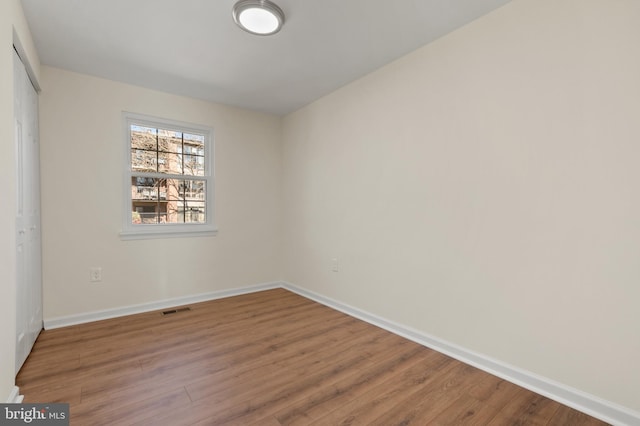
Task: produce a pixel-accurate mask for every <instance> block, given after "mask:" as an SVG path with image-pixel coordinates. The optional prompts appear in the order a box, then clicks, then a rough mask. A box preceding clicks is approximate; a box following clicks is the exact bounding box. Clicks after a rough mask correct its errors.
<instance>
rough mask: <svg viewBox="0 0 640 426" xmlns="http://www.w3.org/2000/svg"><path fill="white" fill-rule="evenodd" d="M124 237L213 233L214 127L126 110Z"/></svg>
mask: <svg viewBox="0 0 640 426" xmlns="http://www.w3.org/2000/svg"><path fill="white" fill-rule="evenodd" d="M124 122H125V141H126V153H127V161H126V167H125V171H126V173H125V206H124V225H123V229H122V233H121V234H120V235H121V237H122V238H123V239H137V238H159V237H182V236H190V235H197V236H200V235H204V236H207V235H214V234H215V231H216V229H215V226H214V225H213V177H212V176H213V173H212V170H211V165H212V164H213V162H212V161H211V157H212V151H213V142H212V140H211V138H212V131H211V129H209V128H207V127H204V126H198V125H193V124H188V123H180V122H176V121H170V120H164V119H159V118H153V117H147V116H143V115H139V114H131V113H124Z"/></svg>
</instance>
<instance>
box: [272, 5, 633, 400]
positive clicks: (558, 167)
mask: <svg viewBox="0 0 640 426" xmlns="http://www.w3.org/2000/svg"><path fill="white" fill-rule="evenodd" d="M638 22H640V2H637V1H635V0H611V1H608V0H607V1H605V0H583V1H571V0H516V1H513V2H512V3H510V4H508V5H507V6H505V7H503V8H501V9H498V10H497V11H495V12H494V13H491V14H490V15H488V16H485V17H483V18H481V19H479V20H477V21H475V22H473V23H471V24H470V25H468V26H466V27H464V28H462V29H460V30H458V31H456V32H454V33H452V34H450V35H448V36H446V37H444V38H442V39H440V40H438V41H436V42H434V43H432V44H430V45H428V46H425V47H423V48H421V49H420V50H418V51H416V52H414V53H412V54H410V55H408V56H406V57H404V58H402V59H400V60H398V61H396V62H394V63H392V64H390V65H388V66H386V67H383V68H382V69H380V70H378V71H376V72H374V73H372V74H370V75H368V76H366V77H365V78H362V79H360V80H358V81H356V82H354V83H352V84H350V85H348V86H346V87H344V88H342V89H340V90H338V91H337V92H335V93H333V94H331V95H329V96H326V97H325V98H323V99H321V100H319V101H317V102H315V103H313V104H311V105H309V106H307V107H305V108H303V109H301V110H299V111H297V112H294V113H293V114H291V115H289V116H287V117H286V118H285V119H284V125H283V141H284V147H283V152H284V157H283V158H284V160H283V161H284V164H283V167H284V175H283V182H284V188H283V198H284V203H283V205H284V213H283V214H284V222H283V223H285V224H286V226H285V227H284V235H285V237H284V247H285V249H284V262H285V279H286V280H287V281H290V282H292V283H294V284H296V285H299V286H302V287H304V288H306V289H309V290H311V291H314V292H317V293H319V294H321V295H325V296H328V297H331V298H334V299H337V300H339V301H340V302H343V303H347V304H350V305H352V306H355V307H357V308H360V309H363V310H366V311H369V312H371V313H374V314H377V315H379V316H382V317H384V318H387V319H389V320H393V321H396V322H398V323H401V324H404V325H405V326H410V327H414V328H416V329H418V330H421V331H422V332H424V333H428V334H430V335H433V336H436V337H439V338H441V339H444V340H446V341H449V342H452V343H454V344H457V345H460V346H462V347H464V348H467V349H469V350H472V351H477V352H479V353H482V354H485V355H487V356H490V357H493V358H496V359H498V360H500V361H502V362H505V363H508V364H511V365H513V366H516V367H519V368H522V369H526V370H529V371H530V372H533V373H537V374H540V375H542V376H544V377H547V378H550V379H552V380H555V381H558V382H560V383H562V384H565V385H568V386H572V387H575V388H577V389H580V390H582V391H585V392H588V393H590V394H593V395H596V396H599V397H602V398H604V399H606V400H609V401H613V402H615V403H618V404H621V405H623V406H626V407H629V408H632V409H634V410H636V411H638V410H640V392H638V389H640V369H638V368H637V362H638V359H640V338H639V336H640V285H639V283H640V268H639V266H638V265H640V263H639V260H638V259H639V258H640V221H639V218H640V192H639V191H638V188H639V184H638V183H639V182H640V166H639V164H640V163H639V159H640V143H639V141H640V78H639V76H640V54H639V53H638V52H639V50H638V41H639V40H640V25H638ZM332 257H338V258H339V261H340V272H337V273H335V272H331V263H330V259H331V258H332Z"/></svg>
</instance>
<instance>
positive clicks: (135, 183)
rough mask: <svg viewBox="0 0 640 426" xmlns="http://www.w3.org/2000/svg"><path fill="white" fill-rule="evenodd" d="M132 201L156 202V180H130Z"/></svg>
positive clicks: (140, 178) (136, 178) (137, 178)
mask: <svg viewBox="0 0 640 426" xmlns="http://www.w3.org/2000/svg"><path fill="white" fill-rule="evenodd" d="M131 199H132V200H158V187H157V179H153V178H144V177H133V178H131Z"/></svg>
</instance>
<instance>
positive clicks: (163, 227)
mask: <svg viewBox="0 0 640 426" xmlns="http://www.w3.org/2000/svg"><path fill="white" fill-rule="evenodd" d="M122 118H123V127H124V136H123V137H124V141H125V144H124V147H125V150H124V152H125V155H124V161H125V162H124V179H123V190H124V191H123V209H122V220H123V222H122V231H121V232H120V238H121V239H122V240H139V239H152V238H176V237H178V238H179V237H209V236H214V235H216V234H217V231H218V230H217V228H216V226H215V224H214V217H213V209H214V195H213V194H214V191H213V187H214V179H213V177H214V174H213V149H214V144H213V129H211V128H210V127H207V126H202V125H198V124H191V123H184V122H181V121H176V120H169V119H165V118H158V117H152V116H148V115H143V114H136V113H131V112H123V113H122ZM132 124H137V125H141V126H146V127H153V128H161V129H168V130H175V131H179V132H184V133H195V134H201V135H204V139H205V141H204V151H205V160H204V161H205V175H204V176H197V178H198V179H201V180H204V181H205V182H206V183H205V185H206V193H205V194H206V195H205V196H206V200H205V218H206V219H205V222H204V223H163V224H157V225H156V224H133V223H132V216H131V205H132V198H131V179H132V177H133V176H134V174H136V173H134V171H133V170H132V167H131V125H132ZM147 176H149V177H157V178H166V177H167V175H166V174H164V173H157V174H154V173H149V174H147ZM186 177H187V178H188V176H186Z"/></svg>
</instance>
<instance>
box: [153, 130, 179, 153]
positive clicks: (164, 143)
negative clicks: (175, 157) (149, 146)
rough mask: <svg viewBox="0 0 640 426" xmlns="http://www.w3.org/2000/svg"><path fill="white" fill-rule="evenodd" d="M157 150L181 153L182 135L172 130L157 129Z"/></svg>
mask: <svg viewBox="0 0 640 426" xmlns="http://www.w3.org/2000/svg"><path fill="white" fill-rule="evenodd" d="M158 150H159V151H166V152H176V153H178V152H182V133H181V132H174V131H173V130H165V129H158Z"/></svg>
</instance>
